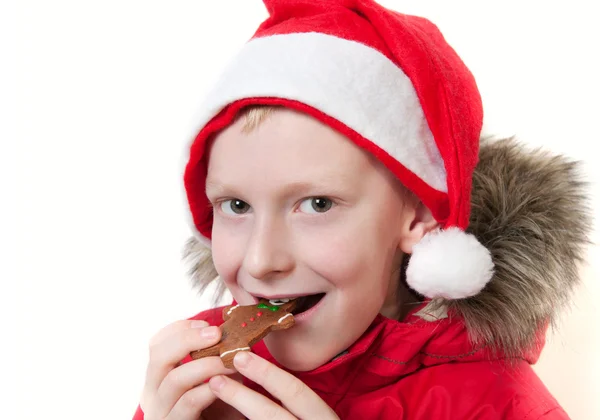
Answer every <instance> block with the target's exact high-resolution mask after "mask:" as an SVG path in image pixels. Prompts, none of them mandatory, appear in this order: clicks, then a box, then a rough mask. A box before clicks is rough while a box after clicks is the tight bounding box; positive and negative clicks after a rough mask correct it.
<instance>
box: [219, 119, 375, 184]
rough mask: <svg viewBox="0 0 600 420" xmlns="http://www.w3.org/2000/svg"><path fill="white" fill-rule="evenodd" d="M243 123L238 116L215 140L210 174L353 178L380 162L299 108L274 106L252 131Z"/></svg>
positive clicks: (220, 175)
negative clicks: (277, 107)
mask: <svg viewBox="0 0 600 420" xmlns="http://www.w3.org/2000/svg"><path fill="white" fill-rule="evenodd" d="M244 125H245V121H244V118H239V119H238V120H237V121H236V122H234V123H233V124H232V125H230V126H229V127H228V128H226V129H225V130H223V131H222V132H220V133H219V134H218V135H217V136H215V138H214V139H213V143H212V145H211V149H210V152H209V173H208V176H209V178H213V177H219V178H222V177H228V176H229V175H233V174H235V173H240V172H266V173H268V174H269V176H280V177H281V178H286V177H289V178H294V177H295V176H322V177H335V176H339V177H344V178H354V177H357V176H360V174H361V173H364V171H366V170H368V169H370V168H373V169H375V168H374V167H376V166H378V165H377V162H376V161H375V159H374V158H373V157H372V156H371V155H370V154H369V153H367V152H365V151H363V150H362V149H360V148H359V147H358V146H356V145H355V144H354V143H352V142H351V141H350V140H349V139H347V138H346V137H345V136H343V135H342V134H340V133H338V132H337V131H335V130H334V129H332V128H330V127H329V126H327V125H325V124H323V123H321V122H320V121H317V120H316V119H314V118H312V117H310V116H308V115H306V114H303V113H300V112H297V111H293V110H288V109H284V108H282V109H277V110H274V111H273V112H272V113H271V114H270V115H268V116H267V117H266V118H265V120H264V121H262V122H261V123H260V124H259V125H258V126H257V127H255V128H253V129H252V130H247V129H245V128H244Z"/></svg>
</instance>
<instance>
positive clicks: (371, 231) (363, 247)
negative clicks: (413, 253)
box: [302, 221, 395, 290]
mask: <svg viewBox="0 0 600 420" xmlns="http://www.w3.org/2000/svg"><path fill="white" fill-rule="evenodd" d="M387 231H388V232H389V229H388V230H387ZM302 246H303V248H304V249H305V250H306V251H305V252H306V254H305V255H307V260H308V261H311V262H312V263H311V265H312V267H311V268H312V269H313V270H314V271H317V272H318V273H319V274H320V275H321V276H323V277H324V278H326V279H328V281H330V282H331V283H333V284H335V285H336V286H337V287H339V288H353V289H358V288H364V289H367V288H368V289H372V288H373V287H374V286H376V285H377V284H379V286H380V288H381V289H382V290H386V288H387V279H388V278H389V273H388V271H390V270H391V255H393V254H394V250H395V247H394V245H393V240H392V238H391V236H390V234H389V233H386V232H385V231H382V230H381V229H378V228H377V226H376V225H375V223H373V221H371V222H370V223H369V222H366V223H354V224H352V223H342V224H340V225H338V226H334V227H329V228H327V229H325V230H323V231H321V232H315V235H309V236H308V237H307V241H306V242H305V243H304V242H303V243H302ZM386 273H387V274H386Z"/></svg>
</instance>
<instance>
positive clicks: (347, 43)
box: [184, 0, 493, 299]
mask: <svg viewBox="0 0 600 420" xmlns="http://www.w3.org/2000/svg"><path fill="white" fill-rule="evenodd" d="M264 3H265V5H266V7H267V9H268V11H269V14H270V16H269V18H268V19H267V20H265V21H264V22H263V23H262V24H261V25H260V27H259V28H258V30H257V31H256V33H255V34H254V36H253V37H252V38H251V39H250V40H249V42H247V43H246V44H245V46H244V47H243V48H242V49H241V51H240V52H239V53H238V54H237V55H236V56H235V57H234V59H233V60H232V62H231V63H230V64H229V66H228V67H227V68H226V69H225V71H224V72H223V73H222V75H221V78H220V79H219V81H218V82H217V84H216V86H214V88H213V89H212V91H211V92H210V93H209V94H208V96H207V97H206V98H205V101H204V103H203V104H202V108H201V110H200V115H199V116H198V122H199V128H198V130H197V131H196V133H197V135H196V136H195V138H194V140H193V142H192V144H191V147H190V155H189V160H188V162H187V166H186V170H185V176H184V181H185V188H186V193H187V198H188V203H189V207H190V212H191V216H192V221H193V225H194V230H195V231H197V233H198V235H199V238H200V239H201V240H203V242H204V243H206V244H208V245H210V237H211V230H212V212H211V209H210V206H209V202H208V199H207V197H206V195H205V193H204V190H205V181H206V168H207V159H206V151H207V148H206V145H207V140H208V139H209V138H210V136H211V135H213V134H215V133H216V132H217V131H219V130H221V129H223V128H225V127H226V126H228V125H229V124H230V123H232V121H233V120H234V118H235V116H236V114H237V113H238V112H239V111H240V109H242V108H243V107H246V106H248V105H282V106H285V107H288V108H291V109H295V110H299V111H302V112H304V113H306V114H309V115H311V116H312V117H314V118H316V119H318V120H320V121H321V122H323V123H325V124H327V125H329V126H330V127H332V128H334V129H335V130H337V131H339V132H340V133H342V134H344V135H345V136H346V137H348V139H350V140H351V141H353V142H354V143H355V144H356V145H358V146H359V147H361V148H362V149H363V150H365V151H367V152H369V153H371V154H373V155H374V156H375V157H376V158H377V159H379V161H381V162H382V163H383V164H384V165H385V166H386V167H387V168H388V169H389V170H390V171H392V173H394V174H395V175H396V176H397V177H398V179H399V180H400V181H401V182H402V183H403V184H404V185H405V186H406V187H407V188H409V189H410V190H411V191H412V192H413V193H415V194H416V195H417V196H418V197H419V199H420V200H421V201H422V202H423V203H424V204H425V205H426V206H427V207H428V208H429V209H430V210H431V212H432V214H433V216H434V217H435V219H436V220H437V221H438V222H439V224H440V226H441V229H439V230H436V231H435V232H432V233H429V234H427V235H426V236H425V237H424V238H423V240H422V241H421V242H419V243H418V244H417V245H416V246H415V247H414V250H413V254H412V256H411V260H410V263H409V267H408V269H407V281H408V284H409V285H410V286H411V287H412V288H413V289H414V290H416V291H417V292H419V293H421V294H422V295H424V296H427V297H429V298H440V297H441V298H449V299H458V298H463V297H467V296H473V295H475V294H477V293H478V292H479V291H480V290H481V289H482V288H483V287H484V286H485V284H486V283H487V282H488V281H489V280H490V278H491V276H492V273H493V264H492V261H491V256H490V254H489V251H488V250H487V249H486V248H485V247H483V245H481V244H480V243H479V242H478V241H477V239H475V237H473V236H472V235H470V234H466V233H465V232H464V230H465V229H466V228H467V226H468V223H469V214H470V195H471V177H472V173H473V170H474V168H475V165H476V164H477V161H478V153H479V135H480V131H481V127H482V122H483V109H482V103H481V97H480V95H479V91H478V89H477V85H476V83H475V80H474V78H473V75H472V74H471V72H470V71H469V69H468V68H467V67H466V66H465V64H464V63H463V62H462V60H461V59H460V58H459V56H458V55H457V54H456V52H455V51H454V50H453V49H452V47H450V45H448V43H447V42H446V41H445V39H444V37H443V36H442V34H441V33H440V31H439V30H438V28H437V27H436V26H435V25H434V24H432V23H431V22H429V21H428V20H426V19H424V18H421V17H416V16H409V15H403V14H400V13H397V12H395V11H391V10H388V9H386V8H384V7H382V6H380V5H379V4H377V3H375V2H374V1H372V0H321V1H314V0H264Z"/></svg>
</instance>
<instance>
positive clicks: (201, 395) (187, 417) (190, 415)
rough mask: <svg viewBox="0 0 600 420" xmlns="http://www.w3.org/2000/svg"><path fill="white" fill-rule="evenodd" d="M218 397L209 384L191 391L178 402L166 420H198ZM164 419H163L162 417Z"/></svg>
mask: <svg viewBox="0 0 600 420" xmlns="http://www.w3.org/2000/svg"><path fill="white" fill-rule="evenodd" d="M216 399H217V397H216V396H215V394H214V393H213V392H212V390H211V389H210V388H209V387H208V385H207V384H203V385H200V386H198V387H196V388H192V389H190V390H189V391H188V392H186V393H185V394H183V395H182V396H181V398H179V400H178V401H177V403H176V404H175V406H174V407H173V409H172V410H171V412H170V413H169V414H168V415H167V416H166V417H164V419H165V420H197V419H198V418H199V417H200V414H201V413H202V411H203V410H204V409H205V408H206V407H208V406H209V405H211V404H212V403H213V402H214V401H215V400H216ZM161 418H162V417H161Z"/></svg>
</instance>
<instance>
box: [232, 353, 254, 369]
mask: <svg viewBox="0 0 600 420" xmlns="http://www.w3.org/2000/svg"><path fill="white" fill-rule="evenodd" d="M251 360H252V355H251V354H250V353H248V352H247V351H240V352H239V353H238V354H236V355H235V357H234V358H233V363H234V364H235V365H236V366H238V367H243V368H245V367H248V365H249V364H250V361H251Z"/></svg>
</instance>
